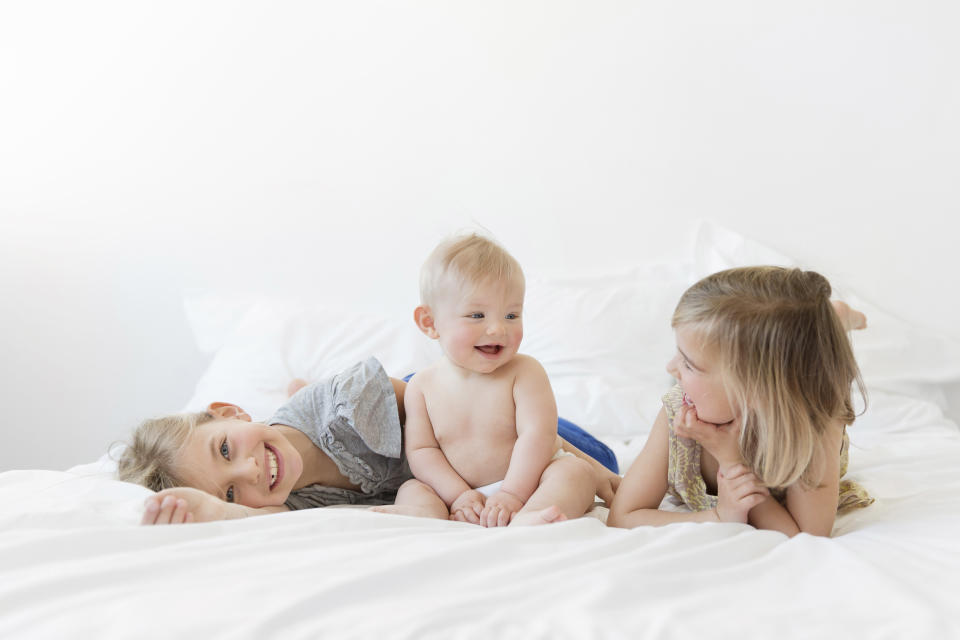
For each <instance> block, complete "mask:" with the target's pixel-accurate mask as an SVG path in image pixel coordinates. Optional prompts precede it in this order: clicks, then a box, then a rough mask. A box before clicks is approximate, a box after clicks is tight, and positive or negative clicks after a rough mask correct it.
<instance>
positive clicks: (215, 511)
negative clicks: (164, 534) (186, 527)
mask: <svg viewBox="0 0 960 640" xmlns="http://www.w3.org/2000/svg"><path fill="white" fill-rule="evenodd" d="M144 506H145V508H144V511H143V518H142V519H141V520H140V524H184V523H187V522H209V521H211V520H226V519H227V518H229V517H230V509H231V507H234V506H235V505H232V504H230V503H227V502H224V501H223V500H221V499H219V498H217V497H216V496H212V495H210V494H209V493H206V492H205V491H200V490H199V489H192V488H190V487H177V488H175V489H165V490H163V491H160V492H159V493H156V494H154V495H152V496H150V497H149V498H147V499H146V501H145V502H144Z"/></svg>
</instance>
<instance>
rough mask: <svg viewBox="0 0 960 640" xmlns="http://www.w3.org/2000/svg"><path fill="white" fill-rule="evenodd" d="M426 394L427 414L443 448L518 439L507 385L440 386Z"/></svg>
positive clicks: (513, 409) (512, 404)
mask: <svg viewBox="0 0 960 640" xmlns="http://www.w3.org/2000/svg"><path fill="white" fill-rule="evenodd" d="M436 391H437V393H432V394H427V395H426V401H427V413H428V414H429V416H430V422H431V423H432V425H433V431H434V435H435V437H436V438H437V442H439V444H440V446H441V447H444V444H445V442H452V441H456V442H473V443H490V442H496V441H501V442H503V441H509V442H511V443H512V442H513V441H514V440H516V437H517V421H516V404H515V403H514V399H513V387H512V385H506V384H491V383H487V384H482V383H481V384H472V385H455V384H450V383H445V384H442V385H438V388H437V389H436Z"/></svg>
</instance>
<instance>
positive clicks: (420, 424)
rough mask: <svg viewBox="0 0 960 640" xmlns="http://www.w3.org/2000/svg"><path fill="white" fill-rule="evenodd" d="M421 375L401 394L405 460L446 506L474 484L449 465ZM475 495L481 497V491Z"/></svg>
mask: <svg viewBox="0 0 960 640" xmlns="http://www.w3.org/2000/svg"><path fill="white" fill-rule="evenodd" d="M422 373H423V372H421V375H422ZM420 377H421V376H414V377H413V378H411V380H410V382H408V383H407V388H406V390H405V391H404V394H403V404H404V409H405V410H406V414H407V422H406V425H405V427H404V438H405V439H406V450H407V462H409V463H410V470H411V471H412V472H413V475H414V476H415V477H416V478H417V480H419V481H420V482H423V483H425V484H427V485H429V486H430V487H431V488H432V489H433V490H434V491H436V492H437V495H438V496H440V499H441V500H443V502H444V503H445V504H446V505H447V508H448V509H449V508H450V507H451V506H452V505H453V503H454V502H455V501H456V500H457V498H459V497H460V496H461V495H463V494H464V493H466V492H469V491H473V488H472V487H471V486H470V485H469V484H467V482H466V481H465V480H464V479H463V478H462V477H460V474H459V473H457V472H456V471H455V470H454V469H453V467H452V466H450V461H449V460H447V456H445V455H444V453H443V451H442V450H441V449H440V443H439V442H437V438H436V436H435V435H434V433H433V424H432V423H431V422H430V415H429V414H428V413H427V403H426V401H425V400H424V398H423V391H422V390H421V388H420V380H419V378H420ZM477 495H478V496H480V498H482V494H479V493H478V494H477Z"/></svg>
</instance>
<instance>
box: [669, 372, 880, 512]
mask: <svg viewBox="0 0 960 640" xmlns="http://www.w3.org/2000/svg"><path fill="white" fill-rule="evenodd" d="M682 405H683V391H681V389H680V385H676V386H675V387H673V388H672V389H670V391H668V392H667V393H666V394H664V396H663V408H664V409H665V410H666V413H667V422H668V423H669V425H670V428H669V461H668V464H667V493H668V494H669V495H670V496H671V498H672V499H673V502H675V503H676V504H678V505H686V506H687V507H688V508H689V509H690V510H692V511H705V510H707V509H713V508H714V507H716V506H717V496H714V495H710V494H709V493H707V485H706V483H705V482H704V480H703V474H702V473H701V471H700V451H701V450H702V448H701V446H700V444H699V443H698V442H697V441H696V440H692V439H690V438H681V437H680V436H678V435H677V434H676V432H675V431H674V427H673V419H674V416H676V415H677V412H678V411H679V410H680V407H681V406H682ZM849 447H850V439H849V438H848V437H847V431H846V429H844V431H843V444H842V445H841V446H840V478H841V480H840V502H839V503H838V504H837V514H838V515H839V514H843V513H846V512H848V511H850V510H852V509H858V508H861V507H866V506H867V505H869V504H871V503H872V502H873V498H871V497H870V495H869V494H868V493H867V491H866V489H864V488H863V487H861V486H860V485H859V484H857V483H856V482H854V481H852V480H844V479H843V476H844V475H845V474H846V473H847V462H848V458H849ZM786 493H787V492H786V490H785V489H771V490H770V495H772V496H773V497H774V498H776V499H777V501H778V502H780V503H781V504H783V503H784V500H785V499H786Z"/></svg>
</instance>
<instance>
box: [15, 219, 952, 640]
mask: <svg viewBox="0 0 960 640" xmlns="http://www.w3.org/2000/svg"><path fill="white" fill-rule="evenodd" d="M694 240H695V241H694V243H693V247H694V248H693V254H692V256H691V262H690V263H689V264H688V265H684V266H683V268H679V269H674V268H671V269H666V270H664V269H661V268H638V269H637V270H633V271H630V272H628V273H623V274H619V275H615V276H609V277H603V278H574V279H557V280H552V281H544V280H533V279H532V280H531V284H530V287H529V288H530V295H529V298H530V300H529V302H530V304H529V307H530V308H529V310H525V315H526V317H527V321H528V322H529V325H530V326H529V327H528V336H527V338H528V339H527V340H526V341H525V345H526V347H527V348H528V350H529V351H530V352H531V353H533V354H534V355H536V357H538V358H539V359H540V360H541V361H542V362H543V363H544V366H545V367H546V369H547V371H548V373H549V374H550V376H551V380H552V381H553V383H554V387H555V391H556V392H557V397H558V403H559V406H560V410H561V415H564V416H565V417H567V418H572V419H574V420H575V421H578V422H580V423H581V424H582V425H583V426H586V427H588V428H589V429H590V430H592V431H594V432H595V433H598V434H601V435H603V436H604V440H605V441H606V442H607V443H608V444H610V445H611V447H612V448H613V449H614V450H615V451H616V453H617V455H618V458H619V460H620V463H621V467H622V469H623V470H626V468H627V466H628V465H629V462H630V461H631V460H632V459H633V458H634V457H635V456H636V454H637V453H638V451H639V450H640V448H641V447H642V445H643V442H644V439H645V435H646V432H647V429H649V425H650V424H651V422H652V417H653V415H654V414H655V413H656V411H657V407H658V401H657V398H658V397H659V395H660V393H662V392H663V390H664V389H665V388H666V386H667V385H668V384H669V379H668V378H667V377H666V375H665V374H664V373H663V370H662V358H663V354H664V353H669V352H670V351H671V350H672V346H671V345H670V334H669V330H668V329H667V330H664V328H665V327H668V326H669V312H670V309H671V308H672V304H673V302H674V301H675V295H676V291H677V290H678V289H679V290H682V287H683V286H684V285H685V283H689V281H691V279H693V278H695V277H697V276H699V275H702V274H703V273H706V272H709V271H713V270H716V269H721V268H725V267H728V266H733V265H735V264H749V263H771V262H772V263H780V264H790V260H789V259H788V258H786V257H783V256H779V255H778V254H776V253H774V252H772V251H770V250H769V249H767V248H765V247H760V246H757V245H754V244H751V243H750V242H748V241H746V240H745V239H743V238H741V237H739V236H737V235H736V234H732V233H730V232H727V231H724V230H722V229H717V228H715V227H712V226H711V225H704V226H702V227H701V228H699V229H698V230H696V234H695V238H694ZM838 293H839V294H841V295H842V296H843V297H845V298H846V299H848V300H850V301H851V302H853V303H854V304H855V305H856V306H859V307H861V308H864V309H865V310H866V311H867V314H868V317H869V322H870V329H868V330H867V331H865V332H858V333H856V334H855V337H854V348H855V351H856V353H857V357H858V359H859V361H860V363H861V366H862V368H863V372H864V377H865V378H866V382H867V385H868V389H869V390H870V403H869V408H868V410H867V412H866V413H865V414H864V415H863V416H861V417H860V418H858V419H857V421H856V423H855V424H854V425H853V427H852V428H851V429H850V435H851V441H852V449H851V459H850V471H849V473H850V475H851V476H852V477H853V478H855V479H857V480H859V481H860V482H862V483H863V484H864V485H865V486H866V487H867V489H868V490H869V491H870V492H871V493H872V495H874V496H875V497H876V502H875V503H874V504H873V505H872V506H870V507H869V508H867V509H864V510H861V511H856V512H853V513H851V514H848V515H845V516H842V517H840V518H838V520H837V523H836V526H835V529H834V536H833V537H832V538H831V539H824V538H814V537H811V536H807V535H800V536H797V537H795V538H793V539H787V538H786V537H785V536H782V535H780V534H777V533H774V532H769V531H756V530H753V529H751V528H750V527H747V526H743V525H732V524H725V525H721V524H693V523H687V524H675V525H670V526H666V527H660V528H652V527H645V528H639V529H635V530H631V531H626V530H619V529H610V528H607V527H605V526H604V525H603V523H602V522H601V521H600V520H598V519H597V518H590V517H587V518H581V519H578V520H575V521H571V522H566V523H561V524H556V525H550V526H547V527H538V528H530V529H522V530H521V529H505V530H486V529H481V528H478V527H474V526H471V525H467V524H463V523H456V522H446V521H435V520H424V519H416V518H407V517H401V516H391V515H384V514H376V513H371V512H368V511H366V510H362V509H356V508H341V509H337V508H331V509H314V510H307V511H301V512H294V513H286V514H279V515H275V516H269V517H259V518H252V519H248V520H244V521H233V522H219V523H205V524H194V525H188V526H176V527H140V526H138V525H137V522H138V521H139V518H140V513H141V506H142V502H143V499H144V498H145V497H146V496H147V495H148V494H149V492H148V491H147V490H146V489H144V488H142V487H138V486H134V485H130V484H126V483H121V482H118V481H116V480H113V479H112V478H111V475H110V473H109V472H105V471H103V468H104V465H103V464H102V462H103V461H101V463H95V464H90V465H84V466H81V467H77V468H74V469H73V470H71V471H39V470H37V471H11V472H7V473H2V474H0V638H7V637H10V638H64V637H71V638H130V637H147V638H154V637H155V638H169V637H190V638H208V637H217V638H220V637H223V638H261V637H270V638H273V637H276V638H281V637H282V638H315V637H331V638H354V637H355V638H368V637H381V636H383V637H397V638H424V637H443V638H457V637H464V638H477V637H483V638H490V637H493V638H525V639H526V638H645V637H649V638H688V637H697V638H707V637H709V638H737V639H738V640H740V639H744V638H771V637H776V638H793V637H796V638H810V637H830V638H832V637H846V638H938V639H939V638H947V637H960V617H958V616H957V614H955V613H954V608H955V605H954V601H955V600H956V597H957V595H958V594H960V543H958V540H960V465H958V464H957V460H960V429H958V427H957V424H956V422H954V421H953V420H951V419H949V418H947V417H945V416H944V413H943V409H944V408H945V407H947V406H949V404H948V403H947V402H945V398H944V389H946V388H950V387H953V388H956V387H957V386H958V383H960V346H958V345H957V344H956V343H954V342H950V341H949V340H945V339H943V338H941V337H940V336H936V335H933V334H931V333H929V332H926V331H925V330H923V329H920V328H915V327H909V326H906V325H905V324H904V323H902V322H900V321H898V320H897V318H896V317H895V315H893V314H889V313H886V312H884V311H881V310H880V309H877V308H876V307H873V306H871V305H869V304H868V303H866V302H865V301H863V300H860V299H859V298H857V297H856V295H855V293H854V292H849V291H844V290H843V288H842V287H838ZM637 300H643V301H644V304H643V305H637V304H636V301H637ZM208 302H209V303H210V305H208V306H209V308H210V309H212V310H213V313H204V312H202V307H203V305H202V304H199V305H198V304H196V301H194V303H193V304H192V306H191V309H192V310H193V311H192V313H193V316H194V321H195V322H194V327H195V329H196V333H197V338H198V341H199V342H200V343H201V344H203V345H208V346H209V348H210V349H211V350H212V351H215V355H214V357H213V361H212V363H211V365H210V368H209V369H208V371H207V373H206V374H205V375H204V377H203V378H202V379H201V380H200V381H199V383H198V385H197V391H196V394H195V396H194V398H193V399H191V401H190V403H189V406H188V407H187V408H190V409H196V408H199V407H201V406H203V404H205V403H206V402H209V401H212V400H232V401H237V402H241V403H242V404H244V405H245V406H246V408H248V409H250V410H252V412H253V414H254V415H255V416H258V417H259V416H260V415H263V414H266V413H269V412H270V411H271V410H272V407H274V406H276V404H277V403H278V402H279V401H281V400H282V395H283V389H284V387H285V385H286V382H287V381H289V379H290V378H291V377H293V376H302V377H306V378H316V377H319V376H321V375H324V374H325V373H328V372H329V370H330V369H333V370H336V369H337V368H339V367H341V366H344V365H346V364H351V363H352V362H355V361H356V360H358V359H362V358H365V357H367V356H369V355H376V356H378V357H379V358H381V361H383V362H384V364H385V366H386V368H387V371H388V372H390V373H391V374H392V375H396V376H399V375H403V374H404V373H407V372H409V371H412V370H415V369H417V368H418V367H420V366H423V364H424V363H425V362H427V361H429V359H430V358H432V357H434V356H435V354H434V353H432V352H431V351H430V347H431V345H430V344H429V343H428V342H424V341H423V338H422V336H419V335H418V334H417V333H416V331H415V330H413V328H412V326H411V325H412V323H409V322H406V321H405V322H403V323H399V322H395V321H393V320H390V319H389V318H392V317H393V316H386V317H385V318H372V317H369V316H365V317H359V316H356V315H349V314H348V313H345V312H344V310H338V309H331V308H323V307H318V306H311V305H306V306H304V305H303V304H302V303H291V304H286V303H279V302H277V301H270V303H269V304H254V305H253V306H248V305H239V306H237V307H236V308H237V309H240V310H241V311H242V313H240V314H238V315H237V316H236V317H237V318H239V321H237V320H235V319H232V318H233V316H231V320H230V322H227V323H226V324H224V323H223V322H222V317H223V314H219V315H218V314H217V313H216V311H217V310H221V311H222V310H223V309H224V308H226V307H224V306H223V304H222V301H217V300H212V301H211V300H208ZM538 311H542V312H538ZM228 315H229V314H228ZM403 317H404V318H406V317H408V314H404V315H403ZM211 318H214V320H211ZM584 326H590V327H592V329H593V331H592V332H591V333H590V334H589V335H585V332H583V331H582V330H581V328H582V327H584ZM623 336H629V338H630V339H622V337H623ZM611 338H612V339H613V340H612V343H608V341H610V340H611ZM954 406H956V405H954ZM599 513H600V514H601V515H602V511H601V512H599Z"/></svg>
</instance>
